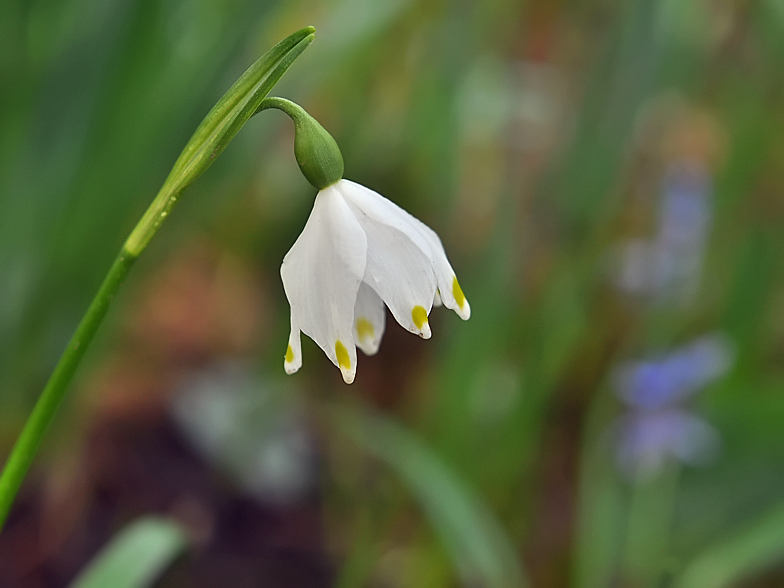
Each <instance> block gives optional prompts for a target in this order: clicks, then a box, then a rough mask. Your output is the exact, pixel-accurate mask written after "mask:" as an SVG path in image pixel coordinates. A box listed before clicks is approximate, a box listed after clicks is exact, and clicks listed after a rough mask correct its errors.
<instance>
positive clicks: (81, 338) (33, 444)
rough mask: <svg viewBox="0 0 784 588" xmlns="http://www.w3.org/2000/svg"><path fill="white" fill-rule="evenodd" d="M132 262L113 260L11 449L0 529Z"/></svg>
mask: <svg viewBox="0 0 784 588" xmlns="http://www.w3.org/2000/svg"><path fill="white" fill-rule="evenodd" d="M135 261H136V257H135V256H132V255H129V254H128V253H127V252H126V250H125V248H123V250H122V252H121V253H120V255H118V256H117V259H115V260H114V263H113V264H112V267H111V269H110V270H109V273H108V274H107V275H106V278H105V279H104V281H103V284H101V287H100V289H99V290H98V293H97V294H96V295H95V298H93V301H92V303H91V304H90V307H89V308H88V310H87V313H86V314H85V315H84V317H83V318H82V321H81V322H80V323H79V326H78V327H77V328H76V332H75V333H74V334H73V337H71V340H70V341H69V342H68V346H67V347H66V349H65V351H64V352H63V355H62V357H61V358H60V361H59V363H58V364H57V367H56V368H55V370H54V372H53V373H52V376H51V377H50V378H49V381H48V382H47V383H46V387H45V388H44V390H43V392H42V393H41V396H40V397H39V398H38V402H36V404H35V408H34V409H33V412H32V414H31V415H30V418H28V420H27V423H25V426H24V429H22V433H21V434H20V435H19V439H17V441H16V444H15V445H14V448H13V449H12V450H11V455H10V456H9V458H8V461H7V462H6V465H5V467H4V468H3V473H2V475H1V476H0V530H2V528H3V525H4V523H5V520H6V518H7V517H8V511H9V510H10V509H11V504H12V503H13V501H14V498H15V497H16V493H17V491H18V490H19V486H20V485H21V484H22V480H24V477H25V474H27V470H28V469H29V468H30V464H31V463H32V461H33V458H34V457H35V454H36V452H37V451H38V447H39V446H40V445H41V440H42V439H43V436H44V433H45V432H46V429H47V428H48V427H49V423H51V421H52V418H53V417H54V414H55V412H56V411H57V407H58V406H60V402H61V401H62V399H63V396H64V395H65V391H66V390H67V388H68V384H69V383H70V382H71V378H73V375H74V372H75V371H76V368H77V366H78V365H79V362H80V361H81V360H82V357H83V356H84V353H85V351H86V350H87V346H88V345H89V344H90V341H92V339H93V337H94V336H95V332H96V331H97V330H98V325H100V324H101V321H102V320H103V317H104V316H105V315H106V311H107V310H108V309H109V304H110V303H111V301H112V298H114V295H115V293H116V292H117V289H118V288H119V287H120V284H122V282H123V280H124V279H125V276H126V275H127V273H128V270H129V269H130V268H131V266H132V265H133V263H134V262H135Z"/></svg>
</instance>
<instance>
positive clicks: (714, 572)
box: [674, 503, 784, 588]
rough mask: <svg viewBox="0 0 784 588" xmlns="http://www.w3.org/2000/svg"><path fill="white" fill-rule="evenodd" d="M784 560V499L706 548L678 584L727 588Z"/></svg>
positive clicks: (687, 587)
mask: <svg viewBox="0 0 784 588" xmlns="http://www.w3.org/2000/svg"><path fill="white" fill-rule="evenodd" d="M782 562H784V503H781V504H779V505H778V506H777V507H776V508H774V509H773V510H772V511H770V512H768V513H767V514H766V515H765V516H764V517H763V518H761V519H760V520H758V521H757V522H756V523H755V524H753V525H751V526H748V527H746V528H745V529H744V530H743V531H741V532H739V533H737V534H736V535H734V536H732V537H730V538H729V539H725V540H724V541H723V542H721V543H719V544H717V545H715V546H714V547H711V548H709V549H707V550H706V551H705V552H704V553H703V554H702V555H700V556H698V557H697V558H695V559H694V561H692V563H691V564H689V565H688V566H687V567H686V568H685V570H684V571H683V573H682V574H681V576H680V578H679V579H678V581H677V582H675V583H674V586H675V588H728V587H729V586H736V585H738V582H739V581H740V580H741V579H743V578H746V577H748V576H751V575H754V574H757V573H760V572H763V571H764V570H765V569H767V568H769V567H771V566H773V565H776V564H781V563H782Z"/></svg>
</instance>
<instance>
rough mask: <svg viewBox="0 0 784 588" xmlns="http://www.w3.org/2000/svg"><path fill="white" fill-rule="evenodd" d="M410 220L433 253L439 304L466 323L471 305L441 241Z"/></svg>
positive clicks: (415, 221)
mask: <svg viewBox="0 0 784 588" xmlns="http://www.w3.org/2000/svg"><path fill="white" fill-rule="evenodd" d="M409 216H410V215H409ZM411 218H412V219H413V221H414V223H415V224H416V225H417V226H418V227H419V230H420V231H421V232H422V234H423V235H424V236H425V237H426V238H427V239H428V241H429V243H430V247H431V250H432V252H433V253H432V257H433V268H434V269H435V272H436V279H437V280H438V294H439V297H440V302H441V303H442V304H443V305H444V306H446V307H447V308H451V309H452V310H454V311H455V312H456V313H457V315H458V316H459V317H460V318H461V319H463V320H464V321H467V320H468V319H469V318H471V305H470V304H468V299H467V298H466V297H465V294H463V290H462V288H460V284H459V283H458V282H457V276H456V275H455V270H453V269H452V265H451V264H450V263H449V260H448V259H447V257H446V251H444V246H443V244H442V243H441V239H439V237H438V234H437V233H436V232H435V231H434V230H433V229H431V228H430V227H428V226H427V225H426V224H425V223H423V222H422V221H421V220H419V219H418V218H416V217H413V216H412V217H411Z"/></svg>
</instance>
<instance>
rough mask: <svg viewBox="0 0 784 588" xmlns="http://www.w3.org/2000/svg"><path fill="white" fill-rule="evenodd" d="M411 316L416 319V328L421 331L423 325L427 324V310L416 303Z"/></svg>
mask: <svg viewBox="0 0 784 588" xmlns="http://www.w3.org/2000/svg"><path fill="white" fill-rule="evenodd" d="M411 318H412V319H413V320H414V324H415V325H416V328H417V329H419V330H420V331H421V330H422V327H423V326H424V325H426V324H427V311H426V310H425V307H424V306H419V305H416V306H415V307H414V308H412V309H411Z"/></svg>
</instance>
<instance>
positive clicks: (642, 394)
mask: <svg viewBox="0 0 784 588" xmlns="http://www.w3.org/2000/svg"><path fill="white" fill-rule="evenodd" d="M733 358H734V353H733V349H732V346H731V345H730V343H729V342H728V341H727V340H726V338H724V337H722V336H720V335H717V334H714V335H706V336H704V337H701V338H699V339H697V340H696V341H694V342H692V343H690V344H689V345H686V346H684V347H682V348H680V349H678V350H676V351H674V352H673V353H671V354H669V355H667V356H665V357H663V358H661V359H657V360H649V361H635V362H628V363H625V364H623V365H621V366H620V367H619V368H618V370H617V371H616V374H615V391H616V394H617V395H618V397H619V398H620V399H621V400H622V401H623V402H624V403H625V404H626V405H627V406H628V411H627V413H626V414H625V415H624V416H623V417H621V418H620V419H619V421H618V422H617V424H616V433H617V436H618V449H617V460H618V467H619V469H620V470H621V472H622V473H624V474H625V475H627V476H629V477H630V478H634V479H641V478H643V479H644V478H649V477H652V476H653V475H655V474H656V473H657V472H658V471H659V470H660V469H661V468H662V466H663V465H664V464H665V463H666V462H667V461H668V460H670V459H674V460H677V461H680V462H682V463H685V464H688V465H701V464H704V463H707V462H709V461H711V459H712V458H714V457H715V456H716V455H717V454H718V451H719V448H720V439H719V435H718V433H717V432H716V430H715V429H714V428H713V427H712V426H711V425H709V424H708V423H706V422H705V421H704V420H703V419H701V418H700V417H698V416H696V415H694V414H691V413H690V412H688V411H687V410H686V409H684V408H682V407H680V406H678V403H680V402H682V401H684V400H686V399H687V398H689V397H690V396H691V395H693V394H694V393H696V392H697V391H698V390H700V389H701V388H703V387H704V386H706V385H707V384H709V383H710V382H713V381H715V380H717V379H719V378H720V377H721V376H723V375H724V374H725V373H726V372H727V371H728V370H729V368H730V366H731V365H732V362H733Z"/></svg>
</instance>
